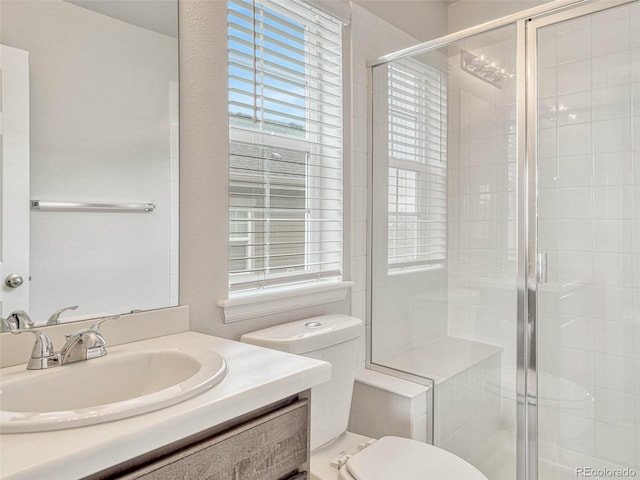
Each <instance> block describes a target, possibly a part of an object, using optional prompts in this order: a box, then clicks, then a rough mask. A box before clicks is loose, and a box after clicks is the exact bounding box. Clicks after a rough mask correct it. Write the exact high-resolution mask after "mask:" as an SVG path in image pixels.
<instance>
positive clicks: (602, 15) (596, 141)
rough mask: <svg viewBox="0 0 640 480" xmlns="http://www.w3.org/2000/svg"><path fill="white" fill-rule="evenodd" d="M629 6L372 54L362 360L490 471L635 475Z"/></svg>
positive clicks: (639, 62) (636, 140) (639, 48)
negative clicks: (421, 394)
mask: <svg viewBox="0 0 640 480" xmlns="http://www.w3.org/2000/svg"><path fill="white" fill-rule="evenodd" d="M637 25H640V3H639V2H638V1H637V0H636V1H615V2H612V1H596V2H587V1H573V2H568V1H563V0H562V1H557V2H551V3H549V4H545V5H542V6H540V7H536V8H534V9H531V10H528V11H526V12H523V13H522V14H517V15H514V16H511V17H507V18H505V19H500V20H497V21H494V22H491V23H489V24H485V25H481V26H478V27H474V28H471V29H468V30H465V31H463V32H459V33H456V34H452V35H449V36H447V37H443V38H442V39H437V40H433V41H430V42H427V43H425V44H421V45H417V46H416V47H413V48H409V49H406V50H403V51H401V52H397V53H393V54H390V55H387V56H385V57H382V58H380V59H378V60H376V61H375V62H372V65H371V67H372V102H371V108H372V118H373V121H372V135H371V138H372V178H371V218H370V220H371V229H372V234H371V244H370V258H371V269H370V281H371V285H370V286H371V288H370V292H371V297H370V300H371V301H370V310H369V322H370V337H369V340H370V345H369V351H368V365H369V367H370V368H373V369H377V370H380V371H383V372H386V373H391V374H396V375H399V376H403V377H407V378H412V379H414V380H416V381H418V382H420V381H426V380H430V381H433V384H434V387H433V405H434V407H433V408H434V411H433V432H432V437H433V442H434V444H435V445H438V446H440V447H442V448H445V449H447V450H450V451H452V452H453V453H455V454H457V455H458V456H460V457H462V458H465V459H467V460H469V461H470V462H471V463H473V464H475V465H476V466H477V467H478V468H479V469H480V470H481V471H483V472H484V473H485V475H486V476H487V477H488V478H489V479H490V480H499V479H500V480H502V479H505V480H513V479H516V478H517V479H518V480H524V479H527V480H534V479H538V478H539V479H541V480H555V479H569V478H576V477H580V476H584V477H586V476H589V475H591V476H594V475H596V476H597V475H600V476H603V475H608V476H609V477H612V478H617V477H616V475H617V476H618V477H619V478H624V477H623V476H624V475H625V474H626V475H627V477H628V476H633V473H635V474H636V475H640V472H638V470H639V469H640V148H639V147H640V29H638V28H637ZM629 472H631V473H629Z"/></svg>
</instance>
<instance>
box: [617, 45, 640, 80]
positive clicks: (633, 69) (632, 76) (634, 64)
mask: <svg viewBox="0 0 640 480" xmlns="http://www.w3.org/2000/svg"><path fill="white" fill-rule="evenodd" d="M630 57H631V65H629V80H630V81H631V82H638V81H640V48H634V49H633V50H631V52H630ZM620 73H621V74H622V73H624V72H623V71H621V72H620Z"/></svg>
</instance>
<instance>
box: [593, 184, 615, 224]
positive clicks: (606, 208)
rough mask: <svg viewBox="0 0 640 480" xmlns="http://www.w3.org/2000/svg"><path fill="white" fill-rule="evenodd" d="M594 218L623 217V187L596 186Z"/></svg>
mask: <svg viewBox="0 0 640 480" xmlns="http://www.w3.org/2000/svg"><path fill="white" fill-rule="evenodd" d="M593 218H607V219H615V218H622V187H594V189H593Z"/></svg>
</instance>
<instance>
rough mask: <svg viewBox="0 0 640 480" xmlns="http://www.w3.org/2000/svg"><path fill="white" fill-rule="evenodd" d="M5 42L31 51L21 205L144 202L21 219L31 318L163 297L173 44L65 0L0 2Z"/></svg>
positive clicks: (152, 304) (149, 304) (123, 307)
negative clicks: (25, 193)
mask: <svg viewBox="0 0 640 480" xmlns="http://www.w3.org/2000/svg"><path fill="white" fill-rule="evenodd" d="M1 41H2V43H3V44H7V45H10V46H15V47H17V48H21V49H24V50H27V51H28V52H29V63H30V82H31V88H30V104H31V112H30V114H31V132H30V134H31V198H32V199H40V200H58V201H78V202H107V203H114V202H116V203H117V202H153V203H155V204H156V206H157V209H156V211H155V212H153V213H151V214H145V213H105V212H98V213H96V212H92V213H86V212H84V213H80V212H38V211H32V212H31V304H30V305H29V306H25V309H27V310H29V311H30V313H31V314H32V316H33V317H34V319H36V320H38V321H43V320H46V319H47V317H48V315H49V314H51V313H52V312H53V311H54V310H56V309H58V308H60V307H62V306H65V305H74V304H79V305H80V309H79V310H77V311H76V312H74V314H90V313H96V312H105V311H106V312H111V313H121V312H126V311H130V310H132V309H150V308H158V307H162V306H167V305H169V303H170V301H171V300H174V301H175V295H174V296H173V298H172V296H171V292H170V274H171V269H170V266H171V259H170V254H169V252H170V234H171V227H170V207H171V203H172V200H171V198H170V189H169V185H170V110H171V105H170V88H171V82H174V83H175V82H176V80H177V68H176V66H177V64H176V58H177V41H176V39H175V38H171V37H168V36H166V35H162V34H158V33H155V32H152V31H149V30H145V29H142V28H139V27H135V26H133V25H130V24H128V23H125V22H122V21H118V20H115V19H113V18H110V17H106V16H104V15H101V14H98V13H95V12H93V11H90V10H87V9H85V8H81V7H78V6H75V5H72V4H69V3H66V2H63V1H57V0H56V1H53V0H48V1H3V5H2V39H1Z"/></svg>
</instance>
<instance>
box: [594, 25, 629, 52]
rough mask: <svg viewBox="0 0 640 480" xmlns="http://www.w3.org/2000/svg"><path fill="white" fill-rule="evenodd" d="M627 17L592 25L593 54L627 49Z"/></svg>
mask: <svg viewBox="0 0 640 480" xmlns="http://www.w3.org/2000/svg"><path fill="white" fill-rule="evenodd" d="M629 27H630V25H629V17H623V18H617V19H615V20H610V21H607V22H605V23H600V24H598V25H594V26H593V56H594V57H597V56H601V55H607V54H610V53H614V52H619V51H621V50H628V49H629V46H630V44H629V41H630V35H629Z"/></svg>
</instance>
